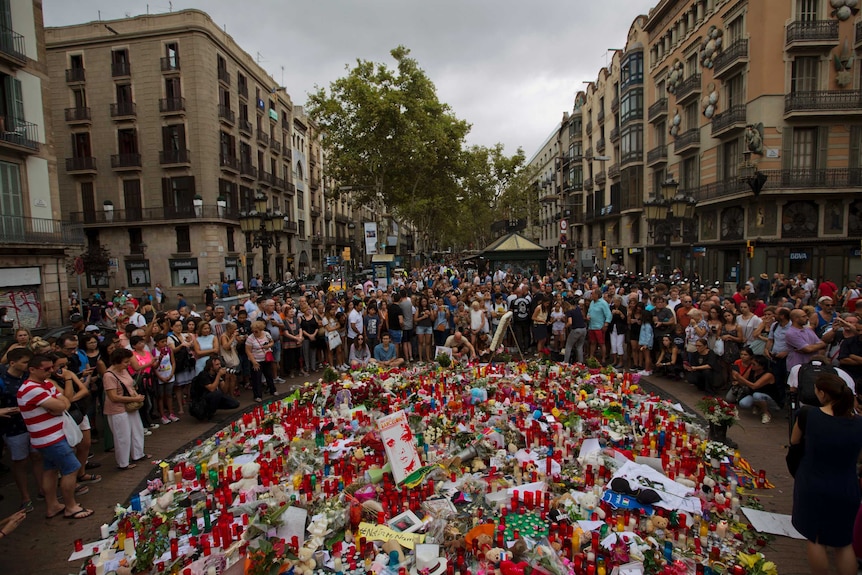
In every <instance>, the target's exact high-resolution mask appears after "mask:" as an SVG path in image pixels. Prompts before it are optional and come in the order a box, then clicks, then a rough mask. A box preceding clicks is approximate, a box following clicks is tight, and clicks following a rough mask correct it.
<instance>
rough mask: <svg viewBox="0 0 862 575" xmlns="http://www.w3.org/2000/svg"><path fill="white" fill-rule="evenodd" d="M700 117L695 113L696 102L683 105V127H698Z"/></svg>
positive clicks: (690, 128)
mask: <svg viewBox="0 0 862 575" xmlns="http://www.w3.org/2000/svg"><path fill="white" fill-rule="evenodd" d="M699 122H700V117H699V116H698V114H697V102H695V103H693V104H689V105H688V106H686V107H685V129H686V130H694V129H696V128H698V127H699V126H698V123H699Z"/></svg>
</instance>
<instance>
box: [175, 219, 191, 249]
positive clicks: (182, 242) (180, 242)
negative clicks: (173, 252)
mask: <svg viewBox="0 0 862 575" xmlns="http://www.w3.org/2000/svg"><path fill="white" fill-rule="evenodd" d="M175 230H176V232H177V253H178V254H187V253H190V252H191V251H192V237H191V233H190V231H189V227H188V226H177V227H176V228H175Z"/></svg>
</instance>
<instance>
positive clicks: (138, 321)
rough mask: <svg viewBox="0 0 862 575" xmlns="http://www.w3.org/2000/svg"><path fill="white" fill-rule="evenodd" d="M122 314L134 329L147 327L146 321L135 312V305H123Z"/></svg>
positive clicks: (130, 303)
mask: <svg viewBox="0 0 862 575" xmlns="http://www.w3.org/2000/svg"><path fill="white" fill-rule="evenodd" d="M123 313H124V314H126V317H128V318H129V323H130V324H132V325H134V326H135V327H144V326H145V325H147V320H146V318H144V316H143V315H141V314H140V313H138V312H137V311H135V304H133V303H132V302H130V301H127V302H126V303H125V305H123Z"/></svg>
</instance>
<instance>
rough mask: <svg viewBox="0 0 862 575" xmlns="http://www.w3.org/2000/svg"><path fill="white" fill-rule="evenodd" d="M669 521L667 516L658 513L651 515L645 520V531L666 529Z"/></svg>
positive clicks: (654, 531)
mask: <svg viewBox="0 0 862 575" xmlns="http://www.w3.org/2000/svg"><path fill="white" fill-rule="evenodd" d="M668 523H669V521H668V518H667V517H662V516H660V515H653V516H652V517H650V518H649V519H647V521H646V532H647V533H650V534H652V533H656V532H657V531H664V530H665V529H667V525H668Z"/></svg>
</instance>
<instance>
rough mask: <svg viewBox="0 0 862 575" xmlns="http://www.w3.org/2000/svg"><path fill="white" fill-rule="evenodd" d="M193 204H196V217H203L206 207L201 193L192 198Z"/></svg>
mask: <svg viewBox="0 0 862 575" xmlns="http://www.w3.org/2000/svg"><path fill="white" fill-rule="evenodd" d="M192 204H194V206H195V217H196V218H199V217H201V214H202V213H203V209H204V207H203V206H204V198H203V196H201V195H200V194H195V198H194V200H192Z"/></svg>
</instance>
